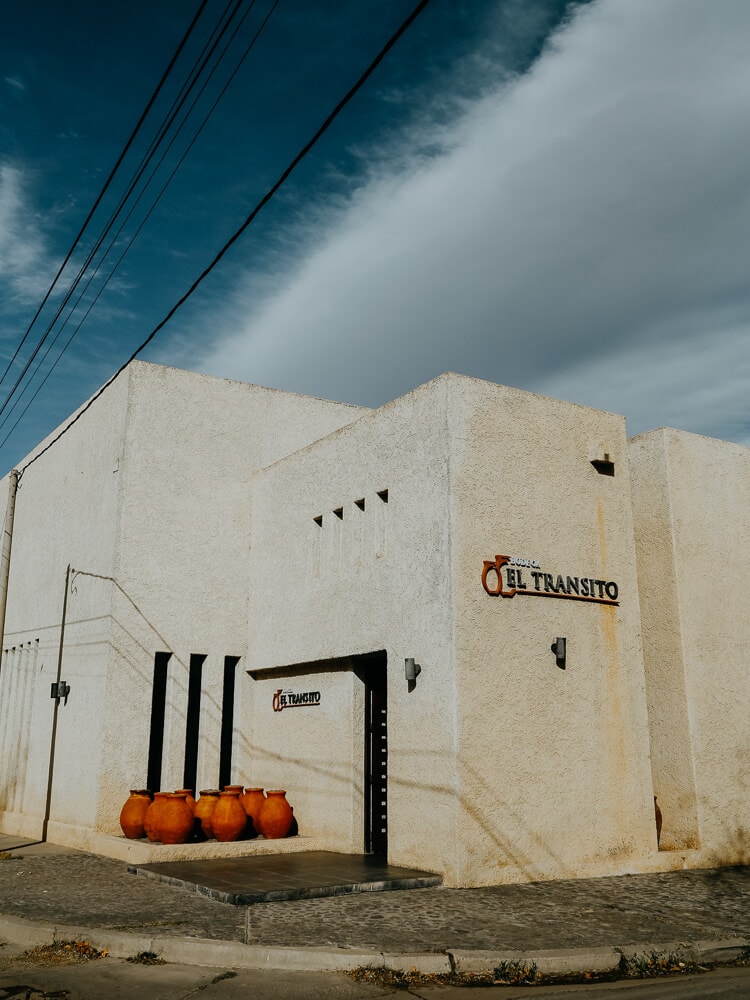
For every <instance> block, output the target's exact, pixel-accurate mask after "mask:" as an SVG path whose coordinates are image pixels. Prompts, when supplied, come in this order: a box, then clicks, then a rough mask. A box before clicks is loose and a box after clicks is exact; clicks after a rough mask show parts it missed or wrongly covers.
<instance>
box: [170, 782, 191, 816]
mask: <svg viewBox="0 0 750 1000" xmlns="http://www.w3.org/2000/svg"><path fill="white" fill-rule="evenodd" d="M175 795H184V796H185V801H186V802H187V804H188V809H189V810H190V812H191V813H192V814H193V816H195V796H194V795H193V789H192V788H175Z"/></svg>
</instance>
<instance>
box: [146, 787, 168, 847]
mask: <svg viewBox="0 0 750 1000" xmlns="http://www.w3.org/2000/svg"><path fill="white" fill-rule="evenodd" d="M167 795H169V792H156V794H155V795H154V801H153V802H152V803H151V805H150V806H149V807H148V809H147V810H146V815H145V817H144V819H143V829H144V832H145V834H146V836H147V837H148V839H149V840H150V841H151V842H152V843H156V841H157V840H158V839H159V834H158V833H157V832H156V823H157V820H158V818H159V812H160V811H161V809H162V807H163V805H164V799H166V797H167Z"/></svg>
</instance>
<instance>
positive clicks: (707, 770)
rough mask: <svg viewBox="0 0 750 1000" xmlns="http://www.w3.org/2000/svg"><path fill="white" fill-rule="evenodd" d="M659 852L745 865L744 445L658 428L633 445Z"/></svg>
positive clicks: (749, 462) (748, 654)
mask: <svg viewBox="0 0 750 1000" xmlns="http://www.w3.org/2000/svg"><path fill="white" fill-rule="evenodd" d="M630 464H631V469H632V479H633V496H634V510H635V528H636V541H637V553H638V580H639V589H640V598H641V614H642V620H643V635H644V654H645V666H646V683H647V694H648V707H649V719H650V738H651V747H652V764H653V780H654V791H655V792H656V794H657V796H658V799H659V804H660V806H661V808H662V812H663V816H664V828H663V833H662V847H663V848H666V849H667V850H671V851H675V852H682V853H683V854H684V853H685V852H687V851H689V850H690V849H691V848H692V849H694V850H695V851H696V852H697V860H696V861H694V862H692V863H699V864H701V865H720V864H733V863H747V862H748V860H750V832H749V831H750V779H749V778H748V774H750V724H748V705H749V704H750V674H749V673H748V670H747V664H748V661H749V659H750V631H749V630H748V626H747V623H748V611H747V589H748V577H749V574H748V565H750V450H749V449H747V448H743V447H741V446H739V445H734V444H729V443H727V442H724V441H717V440H715V439H712V438H706V437H700V436H698V435H695V434H689V433H686V432H684V431H677V430H673V429H671V428H662V429H659V430H655V431H651V432H650V433H648V434H643V435H640V436H639V437H636V438H634V439H633V440H632V441H631V442H630Z"/></svg>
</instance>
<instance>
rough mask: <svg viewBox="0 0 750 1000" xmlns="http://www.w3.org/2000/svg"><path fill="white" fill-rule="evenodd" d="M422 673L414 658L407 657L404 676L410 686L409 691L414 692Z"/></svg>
mask: <svg viewBox="0 0 750 1000" xmlns="http://www.w3.org/2000/svg"><path fill="white" fill-rule="evenodd" d="M421 673H422V668H421V667H420V665H419V664H418V663H416V662H415V660H414V657H413V656H407V657H406V659H405V660H404V676H405V677H406V680H407V681H408V684H409V690H410V691H413V690H414V688H415V687H416V684H417V677H419V675H420V674H421Z"/></svg>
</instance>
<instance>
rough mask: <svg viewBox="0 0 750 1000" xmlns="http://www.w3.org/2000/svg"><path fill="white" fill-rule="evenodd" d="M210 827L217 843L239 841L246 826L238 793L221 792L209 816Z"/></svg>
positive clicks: (245, 815)
mask: <svg viewBox="0 0 750 1000" xmlns="http://www.w3.org/2000/svg"><path fill="white" fill-rule="evenodd" d="M211 826H212V827H213V830H214V837H216V839H217V840H219V841H222V842H226V841H229V840H239V839H240V838H241V837H242V835H243V834H244V832H245V827H246V826H247V813H246V812H245V810H244V809H243V808H242V803H241V802H240V796H239V792H237V791H229V790H228V789H226V788H225V789H224V791H223V792H221V794H220V795H219V801H218V802H217V803H216V806H215V808H214V811H213V813H212V814H211Z"/></svg>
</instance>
